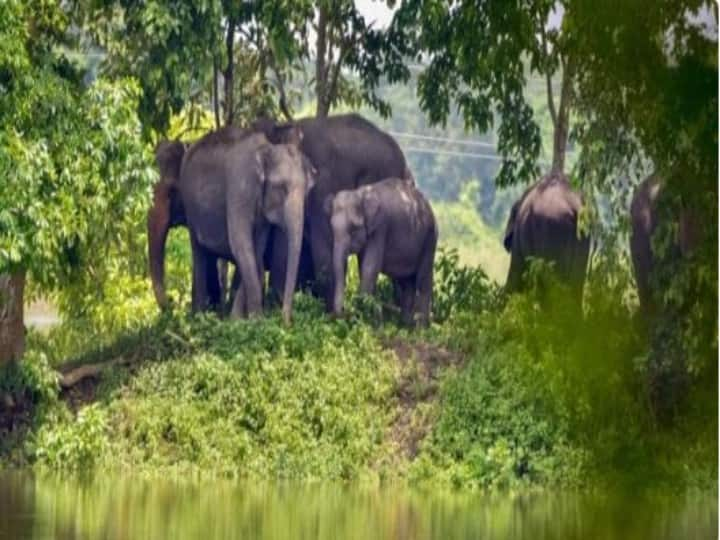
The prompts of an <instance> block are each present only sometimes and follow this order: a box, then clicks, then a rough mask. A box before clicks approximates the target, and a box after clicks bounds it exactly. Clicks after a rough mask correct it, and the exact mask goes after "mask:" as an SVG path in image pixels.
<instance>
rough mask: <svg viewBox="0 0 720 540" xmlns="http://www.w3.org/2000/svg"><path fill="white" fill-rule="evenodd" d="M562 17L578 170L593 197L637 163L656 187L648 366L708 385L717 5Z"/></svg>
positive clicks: (713, 302) (713, 288)
mask: <svg viewBox="0 0 720 540" xmlns="http://www.w3.org/2000/svg"><path fill="white" fill-rule="evenodd" d="M568 13H569V14H570V15H571V19H570V20H571V29H572V32H573V34H574V37H573V40H574V41H573V42H574V47H575V48H576V51H577V55H578V57H581V58H583V59H585V62H584V65H583V69H582V72H581V73H580V75H581V76H580V77H578V109H579V111H580V112H581V118H582V121H581V124H580V126H579V127H580V129H579V132H578V140H579V142H580V143H581V146H582V149H583V152H582V154H581V157H580V162H579V166H580V168H581V170H582V171H583V174H585V175H586V176H588V177H589V178H590V179H591V180H592V182H593V184H594V185H596V186H598V187H599V188H600V189H602V190H604V191H605V192H612V191H617V190H618V183H617V181H616V179H617V178H618V177H620V178H622V177H623V176H625V177H627V176H629V175H632V174H637V172H636V171H637V169H640V172H641V173H642V174H645V173H646V170H643V169H647V168H648V167H647V165H646V164H647V163H648V162H649V164H650V167H649V168H652V169H654V171H655V172H657V173H658V174H659V175H660V177H661V178H662V179H663V182H664V188H663V189H664V196H663V197H662V199H661V201H662V203H661V208H659V211H660V212H661V213H662V214H663V216H664V219H662V220H661V230H659V231H658V234H657V237H658V238H657V241H656V242H655V243H656V246H655V248H656V249H655V251H656V256H657V257H659V258H660V264H658V265H657V266H658V268H659V269H660V272H659V274H658V275H657V276H656V277H657V281H658V286H657V291H658V293H659V294H660V295H661V296H662V298H660V299H659V304H660V305H664V306H665V315H666V320H664V321H660V324H659V325H658V326H657V328H656V329H655V331H656V333H658V334H663V336H661V337H662V339H663V343H661V344H658V345H657V346H656V347H655V349H656V350H655V354H657V355H659V356H665V357H667V356H670V355H674V356H675V358H673V359H672V361H671V363H672V364H673V368H678V367H681V368H682V369H683V370H686V371H687V372H689V373H690V374H692V375H693V376H694V377H695V378H696V379H698V380H699V379H701V378H704V379H706V380H709V381H716V380H717V379H716V370H717V301H718V289H717V282H718V269H717V260H718V253H717V245H718V236H717V234H718V230H717V226H716V224H717V221H718V206H717V198H718V123H717V119H718V94H717V82H718V57H717V47H718V38H717V23H718V13H717V5H716V4H715V3H713V2H709V1H703V0H681V1H678V0H663V1H658V2H652V3H650V2H647V1H645V0H628V1H627V2H624V3H623V4H622V7H621V8H620V7H618V6H613V7H612V8H610V7H608V6H601V5H598V4H597V3H594V2H589V1H586V0H573V1H571V2H569V3H568ZM620 210H621V211H626V207H625V206H624V205H623V204H620ZM683 214H684V215H685V216H691V218H692V221H693V222H694V223H695V227H694V231H693V232H694V233H695V234H694V236H695V238H694V243H695V246H694V249H693V252H692V255H691V256H690V257H689V258H685V259H682V260H681V259H680V258H678V257H677V256H676V253H675V250H674V249H672V247H673V243H674V238H675V237H676V234H677V228H678V227H679V226H680V224H679V220H678V216H680V215H683ZM668 336H670V338H669V339H668ZM678 341H679V342H680V343H677V342H678ZM678 349H680V350H681V352H678ZM678 362H680V363H681V364H683V365H682V366H678ZM708 370H710V373H708ZM713 372H715V374H713ZM716 391H717V387H715V392H716Z"/></svg>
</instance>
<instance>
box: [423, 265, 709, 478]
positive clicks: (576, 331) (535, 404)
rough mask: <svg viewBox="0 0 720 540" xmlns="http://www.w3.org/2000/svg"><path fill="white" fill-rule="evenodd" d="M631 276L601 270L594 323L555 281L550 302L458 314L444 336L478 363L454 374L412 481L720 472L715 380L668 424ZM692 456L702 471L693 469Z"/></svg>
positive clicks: (527, 301) (520, 301) (592, 305)
mask: <svg viewBox="0 0 720 540" xmlns="http://www.w3.org/2000/svg"><path fill="white" fill-rule="evenodd" d="M628 279H629V276H627V270H625V271H623V270H622V269H620V270H618V269H617V268H616V269H615V271H614V272H611V273H608V274H596V275H594V277H593V279H591V280H590V282H589V283H588V285H587V287H586V289H587V290H586V301H587V304H586V305H587V306H588V309H587V312H586V314H585V317H583V318H578V317H577V310H576V309H574V308H573V306H572V305H570V304H569V303H568V297H569V295H568V294H567V291H566V289H565V287H564V286H563V285H562V284H557V283H555V284H554V285H552V284H548V280H547V277H546V276H545V279H544V283H543V290H542V297H541V296H539V293H540V291H532V290H531V291H530V292H529V293H528V294H527V295H514V296H512V297H510V298H509V299H507V301H506V303H505V305H504V306H502V307H501V306H499V305H498V304H497V303H495V304H494V305H492V304H490V305H492V307H491V308H490V309H483V308H482V305H478V306H475V307H474V308H471V311H470V312H467V311H462V312H458V313H455V314H453V315H451V317H450V318H449V319H448V321H447V322H446V323H445V324H444V325H443V326H442V328H441V329H439V335H438V336H437V337H436V338H435V339H440V340H441V341H443V342H445V343H447V344H448V346H454V347H459V348H460V349H461V350H463V351H465V353H466V356H467V365H466V366H465V367H464V368H463V369H462V370H459V371H457V372H454V373H450V374H448V376H447V378H446V379H445V382H444V384H443V387H442V389H441V394H440V402H439V405H438V410H439V413H438V418H437V421H436V423H435V425H434V428H433V431H432V433H431V434H430V436H429V437H428V438H427V439H426V440H425V443H424V445H423V449H422V451H421V454H420V456H419V458H418V459H417V460H416V461H415V462H414V463H413V465H412V468H411V473H410V474H411V478H412V479H413V480H415V481H418V482H425V481H428V480H431V481H438V480H439V481H444V482H448V483H450V484H451V485H456V486H466V487H467V486H469V487H472V486H475V487H483V488H496V487H498V486H505V487H518V486H523V485H527V484H535V483H541V484H548V483H550V484H553V483H561V484H571V485H577V484H580V485H598V484H603V483H610V484H616V483H621V484H624V485H627V484H629V485H643V486H647V485H650V484H653V485H675V486H678V485H700V486H706V485H707V482H708V481H709V479H711V478H714V475H715V474H717V472H716V465H717V464H716V459H715V456H716V455H717V445H716V431H715V429H716V428H715V425H716V422H717V411H716V408H715V407H714V403H715V402H716V400H717V391H716V390H715V391H713V387H714V383H708V384H704V385H695V386H692V387H691V388H689V389H688V390H687V391H688V395H687V396H686V399H685V400H684V401H682V403H681V404H680V406H679V407H678V408H677V409H676V412H675V414H676V416H675V419H674V420H675V421H674V422H672V423H670V424H667V423H659V422H658V420H657V418H656V417H655V414H654V410H653V408H652V407H651V406H650V401H649V398H650V392H651V388H650V387H649V385H648V381H649V380H650V377H649V373H648V371H647V369H648V368H647V366H646V365H645V364H643V363H642V362H641V361H639V360H640V356H641V355H642V354H643V341H642V338H641V336H642V334H641V333H640V331H639V326H638V325H637V324H636V321H634V320H633V316H632V312H631V311H630V310H629V309H628V305H627V304H626V303H625V302H624V301H623V297H624V296H625V292H626V290H627V288H626V287H627V283H628ZM548 286H550V287H551V292H550V293H548V290H547V287H548ZM548 296H549V297H550V299H551V300H552V301H551V302H550V303H549V304H548V303H547V300H548ZM540 298H542V299H543V304H542V306H543V307H542V308H541V304H540V303H539V299H540ZM687 452H690V453H689V454H688V453H687ZM690 456H692V457H690ZM688 460H690V461H692V463H693V465H692V467H693V468H696V470H697V471H700V470H702V471H703V472H702V473H701V474H697V475H696V474H686V473H687V469H686V467H687V463H688Z"/></svg>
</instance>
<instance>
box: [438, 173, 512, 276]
mask: <svg viewBox="0 0 720 540" xmlns="http://www.w3.org/2000/svg"><path fill="white" fill-rule="evenodd" d="M477 191H478V185H477V183H475V182H468V183H467V184H466V185H465V186H464V187H463V189H462V192H461V193H460V200H459V201H458V202H434V203H433V212H434V213H435V218H436V219H437V222H438V229H439V232H440V235H439V241H440V246H441V247H445V248H449V249H455V250H457V252H458V255H459V257H460V261H461V262H462V263H463V264H465V265H467V266H479V267H481V268H482V269H483V271H484V272H486V273H487V275H488V276H489V277H490V278H492V279H493V281H495V282H496V283H504V282H505V278H506V277H507V271H508V265H509V262H510V257H509V255H508V253H507V252H506V251H505V248H504V247H503V245H502V236H501V233H500V231H498V230H497V229H491V228H490V227H488V225H486V223H485V222H484V221H483V219H482V218H481V216H480V215H478V212H477V211H476V210H475V200H476V199H477V197H476V194H477Z"/></svg>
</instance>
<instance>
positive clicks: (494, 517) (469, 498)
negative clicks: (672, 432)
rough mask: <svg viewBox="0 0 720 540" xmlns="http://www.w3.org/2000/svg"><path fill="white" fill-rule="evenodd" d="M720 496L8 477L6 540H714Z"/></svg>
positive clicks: (3, 485)
mask: <svg viewBox="0 0 720 540" xmlns="http://www.w3.org/2000/svg"><path fill="white" fill-rule="evenodd" d="M717 527H718V512H717V494H715V493H714V494H712V495H707V494H706V495H694V496H690V495H682V496H680V495H675V496H670V495H666V496H658V495H655V496H639V495H637V494H625V495H617V494H616V495H614V496H609V495H593V496H590V495H579V494H571V493H564V494H563V493H554V494H553V493H535V494H527V495H522V496H519V495H514V496H511V495H507V494H506V495H493V496H488V495H480V494H458V493H437V492H429V491H418V490H411V489H407V488H400V487H397V488H393V487H372V488H371V487H363V486H358V485H352V484H351V485H343V484H305V485H298V484H283V483H276V484H259V483H248V482H239V483H237V482H231V481H204V482H188V481H179V480H168V479H165V480H157V479H153V480H148V479H141V478H137V477H120V478H117V477H96V478H95V479H92V480H79V479H67V478H66V479H62V478H58V477H53V476H33V475H31V474H28V473H5V474H1V473H0V538H3V539H4V538H12V539H18V540H20V539H25V538H27V539H45V538H53V539H59V540H63V539H74V538H83V539H85V538H88V539H90V538H92V539H95V538H107V539H135V538H138V539H146V538H147V539H156V540H161V539H166V538H167V539H170V538H172V539H178V540H182V539H189V538H200V539H202V540H210V539H213V538H222V539H225V538H228V539H230V538H267V539H287V538H293V539H296V538H298V539H303V538H312V539H315V538H318V539H325V538H327V539H338V538H350V539H356V538H357V539H360V538H363V539H364V538H368V539H373V540H375V539H385V538H387V539H400V540H402V539H416V538H417V539H423V538H438V539H451V538H482V539H495V538H497V539H506V538H507V539H510V538H512V539H516V538H517V539H528V540H529V539H532V540H546V539H547V540H550V539H556V538H557V539H568V540H573V539H578V540H580V539H582V540H593V539H597V540H609V539H615V538H617V539H640V538H643V539H644V538H648V539H653V540H664V539H683V540H684V539H706V538H707V539H710V538H717Z"/></svg>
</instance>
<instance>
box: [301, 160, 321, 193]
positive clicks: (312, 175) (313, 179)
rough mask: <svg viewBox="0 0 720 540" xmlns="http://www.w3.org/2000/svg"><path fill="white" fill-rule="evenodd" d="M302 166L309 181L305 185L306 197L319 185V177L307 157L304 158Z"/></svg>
mask: <svg viewBox="0 0 720 540" xmlns="http://www.w3.org/2000/svg"><path fill="white" fill-rule="evenodd" d="M302 166H303V174H304V175H305V178H306V179H307V183H306V184H305V195H307V194H308V193H310V190H311V189H312V188H314V187H315V184H316V183H317V176H318V172H317V169H316V168H315V167H313V164H312V163H310V160H309V159H308V158H306V157H305V156H302Z"/></svg>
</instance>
